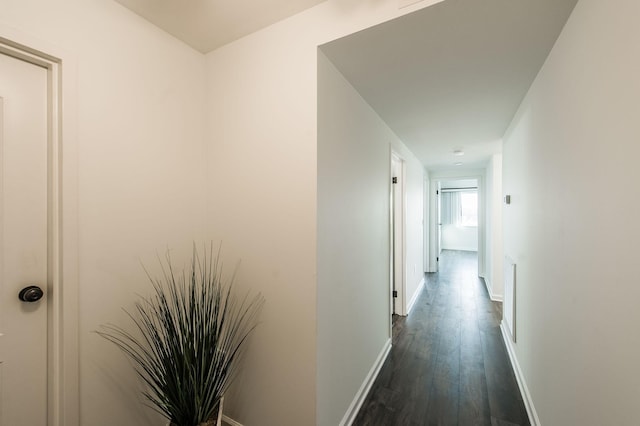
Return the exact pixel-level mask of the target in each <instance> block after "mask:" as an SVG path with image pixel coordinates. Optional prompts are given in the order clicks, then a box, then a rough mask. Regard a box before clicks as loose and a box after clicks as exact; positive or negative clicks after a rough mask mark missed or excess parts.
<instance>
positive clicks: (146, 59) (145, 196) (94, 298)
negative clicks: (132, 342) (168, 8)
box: [0, 0, 205, 426]
mask: <svg viewBox="0 0 640 426" xmlns="http://www.w3.org/2000/svg"><path fill="white" fill-rule="evenodd" d="M0 21H1V24H2V26H3V27H4V26H6V27H10V28H12V29H13V30H14V31H15V32H19V33H21V34H26V35H28V38H30V39H37V40H44V41H45V43H44V44H47V45H54V46H56V47H59V48H60V50H63V51H65V52H68V53H69V56H71V57H73V58H74V59H75V67H76V68H75V69H73V70H69V69H68V68H67V69H65V66H68V65H69V64H67V63H63V65H62V66H63V73H64V72H68V73H73V74H74V75H76V76H77V79H76V81H74V82H73V85H74V86H75V90H74V91H73V92H69V91H67V92H64V93H63V96H67V97H69V96H75V97H76V99H74V100H73V102H74V103H75V105H77V108H76V110H77V116H76V117H74V120H73V122H74V123H75V125H76V126H77V128H75V129H73V133H74V134H75V135H76V137H77V156H72V155H70V153H71V152H72V151H63V156H64V170H63V173H66V170H67V169H68V168H73V169H74V170H77V171H78V176H77V181H78V188H77V194H76V195H77V196H76V195H74V196H73V198H74V199H76V200H77V213H78V222H79V223H78V224H77V226H78V228H77V229H78V241H77V249H78V253H79V259H78V263H77V265H78V268H79V269H78V280H79V295H78V298H79V316H78V322H79V344H80V353H79V356H80V376H79V381H80V383H79V385H80V404H81V405H80V422H81V424H83V425H96V426H100V425H112V424H118V425H131V426H134V425H136V426H138V425H153V424H161V423H162V420H160V419H159V417H158V415H157V414H155V413H153V412H152V411H151V410H150V409H148V408H145V407H144V406H143V405H142V403H141V402H142V399H141V397H140V394H139V393H138V389H139V386H138V383H139V382H138V380H137V379H136V378H135V376H134V375H133V370H132V368H131V365H130V364H129V362H128V361H127V360H126V358H125V357H124V356H123V355H121V353H120V352H119V351H118V350H117V349H116V348H115V347H113V346H112V345H110V344H108V343H107V342H106V341H103V340H101V339H100V338H99V337H98V336H97V335H95V334H93V333H92V330H95V329H96V328H97V327H98V325H99V324H102V323H106V322H115V323H119V324H125V323H126V321H125V318H124V314H123V312H122V310H121V308H122V307H131V306H132V302H133V301H134V300H135V297H136V293H146V292H148V290H149V285H148V280H147V279H146V277H145V275H144V272H143V271H142V269H141V266H140V260H142V261H144V262H145V264H147V265H150V266H151V267H153V265H154V264H155V261H156V260H155V251H156V250H160V251H163V250H164V249H165V248H166V247H172V248H175V249H176V252H175V256H176V257H179V254H180V251H181V250H182V249H185V248H186V249H188V247H189V245H190V244H191V241H193V240H197V239H199V238H200V235H201V232H202V231H203V229H204V226H203V224H204V206H205V197H204V185H203V182H204V175H205V174H204V165H205V163H204V161H203V158H204V155H203V154H204V145H203V143H204V128H205V126H204V121H203V117H204V115H203V114H204V107H205V101H204V93H203V91H202V88H203V87H204V85H205V61H204V57H203V56H202V55H201V54H199V53H197V52H195V51H194V50H192V49H190V48H188V47H186V46H185V45H184V44H182V43H181V42H178V41H176V40H175V39H174V38H172V37H170V36H168V35H167V34H165V33H163V32H162V31H160V30H158V29H157V28H155V27H154V26H152V25H150V24H149V23H147V22H146V21H144V20H142V19H140V18H139V17H137V16H135V15H134V14H132V13H131V12H129V11H128V10H126V9H124V8H123V7H122V6H120V5H118V4H117V3H115V2H113V1H110V0H109V1H107V0H90V1H87V0H82V1H74V0H58V1H55V2H51V1H45V0H20V1H13V0H6V1H2V2H1V3H0ZM67 112H68V111H67ZM68 122H69V121H67V123H68ZM63 143H64V141H63ZM63 150H64V147H63ZM68 189H69V188H65V190H68ZM65 213H66V212H63V215H64V214H65ZM65 255H66V253H65ZM70 263H72V264H73V263H75V262H70ZM68 418H69V419H74V418H76V416H74V415H73V414H72V413H71V414H69V416H68ZM67 424H70V425H71V424H73V422H72V421H71V422H69V423H67Z"/></svg>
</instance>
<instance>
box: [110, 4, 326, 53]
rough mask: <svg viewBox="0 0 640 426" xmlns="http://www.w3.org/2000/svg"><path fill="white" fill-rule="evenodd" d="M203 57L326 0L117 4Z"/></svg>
mask: <svg viewBox="0 0 640 426" xmlns="http://www.w3.org/2000/svg"><path fill="white" fill-rule="evenodd" d="M116 1H117V2H118V3H120V4H122V5H123V6H125V7H126V8H128V9H131V10H132V11H133V12H135V13H137V14H138V15H140V16H142V17H143V18H145V19H147V20H148V21H150V22H151V23H153V24H155V25H156V26H158V27H160V28H162V29H163V30H165V31H166V32H168V33H169V34H172V35H173V36H175V37H177V38H178V39H180V40H182V41H184V42H185V43H187V44H188V45H190V46H191V47H193V48H194V49H196V50H199V51H200V52H202V53H208V52H210V51H212V50H214V49H216V48H218V47H220V46H223V45H225V44H227V43H230V42H232V41H234V40H237V39H239V38H241V37H244V36H245V35H248V34H251V33H253V32H255V31H258V30H260V29H262V28H264V27H267V26H269V25H271V24H273V23H275V22H278V21H280V20H282V19H285V18H288V17H289V16H293V15H295V14H297V13H299V12H302V11H303V10H306V9H309V8H311V7H313V6H315V5H317V4H319V3H322V2H324V1H325V0H259V1H256V0H116Z"/></svg>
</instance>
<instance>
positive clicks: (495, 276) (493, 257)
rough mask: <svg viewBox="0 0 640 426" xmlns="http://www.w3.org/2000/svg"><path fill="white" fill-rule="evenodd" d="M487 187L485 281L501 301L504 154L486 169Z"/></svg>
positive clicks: (496, 156) (492, 296)
mask: <svg viewBox="0 0 640 426" xmlns="http://www.w3.org/2000/svg"><path fill="white" fill-rule="evenodd" d="M486 188H487V203H486V210H487V238H486V241H485V246H486V259H487V267H486V269H485V277H484V281H485V283H486V285H487V291H488V292H489V296H490V297H491V299H492V300H497V301H500V300H502V299H503V296H504V290H503V289H504V283H503V271H502V267H503V263H504V252H503V249H502V209H503V201H502V200H503V198H502V154H494V155H492V156H491V159H490V160H489V164H488V165H487V170H486Z"/></svg>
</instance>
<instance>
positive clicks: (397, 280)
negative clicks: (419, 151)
mask: <svg viewBox="0 0 640 426" xmlns="http://www.w3.org/2000/svg"><path fill="white" fill-rule="evenodd" d="M391 174H392V179H393V180H392V185H393V186H392V191H391V205H392V210H391V220H392V228H391V229H392V261H391V269H392V275H391V276H392V278H393V286H392V287H393V294H392V297H393V313H394V314H398V315H405V313H404V163H403V162H402V160H401V159H400V158H398V157H396V156H395V155H393V156H392V157H391Z"/></svg>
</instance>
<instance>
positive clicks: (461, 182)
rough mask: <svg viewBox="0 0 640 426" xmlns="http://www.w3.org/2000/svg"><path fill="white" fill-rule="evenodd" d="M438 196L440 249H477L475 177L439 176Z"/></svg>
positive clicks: (472, 250) (476, 189) (476, 250)
mask: <svg viewBox="0 0 640 426" xmlns="http://www.w3.org/2000/svg"><path fill="white" fill-rule="evenodd" d="M438 200H439V203H438V218H439V221H438V242H439V248H440V252H441V251H442V250H457V251H470V252H478V247H479V242H478V234H479V233H478V226H479V221H478V217H479V214H478V213H479V207H478V206H479V204H478V180H477V179H457V180H443V181H441V182H440V186H439V194H438Z"/></svg>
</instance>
